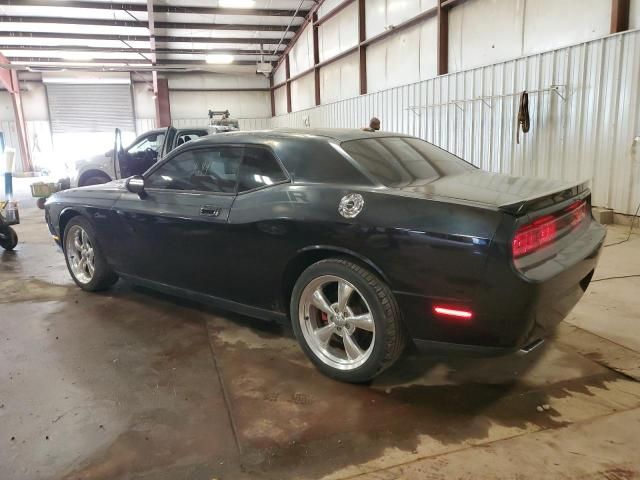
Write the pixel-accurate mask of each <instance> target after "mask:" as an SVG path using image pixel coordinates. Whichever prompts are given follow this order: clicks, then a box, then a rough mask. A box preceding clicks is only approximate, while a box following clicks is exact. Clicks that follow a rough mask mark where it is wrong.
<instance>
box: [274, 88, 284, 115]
mask: <svg viewBox="0 0 640 480" xmlns="http://www.w3.org/2000/svg"><path fill="white" fill-rule="evenodd" d="M273 98H274V100H275V104H276V105H275V107H276V115H284V114H285V113H287V87H286V86H284V85H283V86H282V87H280V88H276V89H275V90H274V91H273Z"/></svg>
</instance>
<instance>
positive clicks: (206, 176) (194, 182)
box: [145, 147, 242, 193]
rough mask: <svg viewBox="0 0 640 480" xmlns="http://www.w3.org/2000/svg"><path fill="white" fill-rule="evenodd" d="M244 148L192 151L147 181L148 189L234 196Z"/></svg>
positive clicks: (163, 166)
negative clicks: (193, 191)
mask: <svg viewBox="0 0 640 480" xmlns="http://www.w3.org/2000/svg"><path fill="white" fill-rule="evenodd" d="M241 159H242V147H220V148H215V149H199V150H189V151H187V152H183V153H180V154H178V155H176V156H175V157H173V158H172V159H171V160H169V161H168V162H166V163H165V164H164V165H162V166H161V167H160V168H158V169H157V170H156V171H154V172H153V173H152V174H151V175H150V176H149V177H148V178H147V179H146V182H145V183H146V185H147V187H148V188H162V189H167V190H196V191H202V192H218V193H234V192H235V190H236V180H237V174H238V167H239V165H240V161H241Z"/></svg>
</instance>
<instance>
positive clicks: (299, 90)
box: [291, 72, 316, 111]
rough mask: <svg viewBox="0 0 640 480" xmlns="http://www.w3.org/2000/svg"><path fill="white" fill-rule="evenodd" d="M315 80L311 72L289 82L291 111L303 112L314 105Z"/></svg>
mask: <svg viewBox="0 0 640 480" xmlns="http://www.w3.org/2000/svg"><path fill="white" fill-rule="evenodd" d="M314 82H315V79H314V75H313V72H311V73H308V74H307V75H305V76H303V77H300V78H299V79H297V80H294V81H293V82H291V109H292V110H296V111H297V110H304V109H305V108H309V107H313V106H314V105H315V104H316V103H315V102H316V93H315V83H314Z"/></svg>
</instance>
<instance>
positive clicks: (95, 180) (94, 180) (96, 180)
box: [79, 174, 111, 187]
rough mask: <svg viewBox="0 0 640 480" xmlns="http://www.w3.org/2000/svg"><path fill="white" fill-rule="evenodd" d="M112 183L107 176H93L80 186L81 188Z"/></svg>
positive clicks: (83, 181)
mask: <svg viewBox="0 0 640 480" xmlns="http://www.w3.org/2000/svg"><path fill="white" fill-rule="evenodd" d="M110 181H111V179H110V178H109V177H107V176H106V175H99V174H96V175H91V176H90V177H88V178H86V179H84V180H82V185H79V186H80V187H86V186H88V185H100V184H101V183H107V182H110Z"/></svg>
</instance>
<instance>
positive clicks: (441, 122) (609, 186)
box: [270, 30, 640, 214]
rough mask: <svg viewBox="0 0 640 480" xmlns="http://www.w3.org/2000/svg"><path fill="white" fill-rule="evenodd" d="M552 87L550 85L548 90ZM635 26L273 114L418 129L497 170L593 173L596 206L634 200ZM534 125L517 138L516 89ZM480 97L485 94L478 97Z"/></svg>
mask: <svg viewBox="0 0 640 480" xmlns="http://www.w3.org/2000/svg"><path fill="white" fill-rule="evenodd" d="M555 85H557V86H558V87H557V89H556V90H554V89H553V88H552V86H555ZM639 85H640V31H638V30H636V31H632V32H626V33H623V34H618V35H612V36H609V37H606V38H603V39H599V40H594V41H591V42H586V43H581V44H579V45H575V46H571V47H566V48H562V49H558V50H553V51H550V52H545V53H540V54H536V55H531V56H528V57H522V58H518V59H516V60H510V61H506V62H502V63H497V64H494V65H489V66H485V67H479V68H475V69H472V70H467V71H463V72H458V73H454V74H450V75H445V76H442V77H437V78H432V79H429V80H424V81H421V82H418V83H414V84H410V85H403V86H399V87H395V88H391V89H387V90H382V91H379V92H376V93H371V94H368V95H363V96H359V97H355V98H351V99H346V100H341V101H338V102H334V103H331V104H326V105H321V106H319V107H314V108H310V109H306V110H302V111H299V112H293V113H291V114H288V115H281V116H277V117H274V118H272V119H271V122H270V123H271V126H272V127H298V128H304V127H305V126H311V127H334V128H360V127H364V126H365V125H366V124H367V123H368V121H369V118H370V117H372V116H374V115H375V116H377V117H379V118H380V119H381V120H382V128H383V130H390V131H397V132H403V133H408V134H412V135H416V136H418V137H421V138H424V139H426V140H428V141H430V142H433V143H435V144H436V145H439V146H441V147H442V148H445V149H446V150H449V151H451V152H453V153H455V154H456V155H460V156H461V157H464V158H465V159H466V160H468V161H470V162H472V163H474V164H475V165H477V166H479V167H481V168H483V169H486V170H489V171H494V172H502V173H507V174H513V175H527V176H539V177H550V178H560V179H566V180H582V179H590V180H591V181H592V190H593V203H594V205H597V206H602V207H609V208H613V209H614V210H615V211H617V212H620V213H627V214H631V213H633V212H634V211H635V208H636V207H637V205H638V203H640V143H639V142H640V140H639V141H634V138H636V137H638V136H639V135H640V88H639ZM524 89H527V90H529V91H531V94H530V96H529V110H530V115H531V131H530V132H529V133H528V134H524V135H521V138H520V144H517V143H516V131H517V113H518V104H519V99H520V92H522V90H524ZM481 97H482V98H481Z"/></svg>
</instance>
